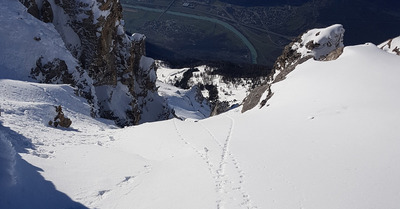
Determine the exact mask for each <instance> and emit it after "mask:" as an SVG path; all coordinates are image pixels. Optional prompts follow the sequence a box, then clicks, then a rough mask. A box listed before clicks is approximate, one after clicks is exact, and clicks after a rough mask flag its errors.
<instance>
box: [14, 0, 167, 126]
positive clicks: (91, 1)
mask: <svg viewBox="0 0 400 209" xmlns="http://www.w3.org/2000/svg"><path fill="white" fill-rule="evenodd" d="M20 1H21V3H23V4H24V5H25V6H26V7H27V8H28V12H29V13H31V14H32V15H33V16H35V17H36V18H38V19H40V20H42V21H43V22H49V23H52V24H54V27H55V28H56V30H57V31H58V32H59V34H60V35H61V37H62V39H63V41H64V43H65V46H66V47H67V49H68V50H69V51H70V52H71V54H72V55H73V56H74V57H75V58H76V59H77V60H78V61H79V63H80V66H79V67H80V68H81V69H83V70H84V71H85V72H86V73H87V74H88V75H89V77H90V78H91V79H92V80H93V85H94V86H95V95H96V97H97V98H98V101H97V103H98V106H99V114H100V116H102V117H105V118H109V119H114V120H115V121H117V123H118V124H119V125H121V126H124V125H132V124H138V123H141V122H145V121H148V120H160V119H166V118H168V117H170V116H171V111H170V110H169V109H168V108H166V105H165V104H164V103H165V102H164V101H163V100H162V99H161V98H160V97H159V96H158V95H157V93H155V92H156V86H155V81H156V77H155V70H156V68H155V65H154V60H152V59H151V58H146V57H145V48H144V42H145V36H143V35H140V34H134V35H133V36H132V37H130V36H128V35H126V33H125V30H124V27H123V26H124V22H123V20H122V7H121V4H120V2H119V1H118V0H20ZM38 63H39V64H38V66H37V68H34V69H32V74H33V76H34V77H35V75H36V74H38V72H41V74H42V75H44V74H45V72H48V74H47V75H44V76H42V77H43V78H45V79H44V80H42V81H43V82H52V79H49V77H54V76H53V75H50V74H54V73H53V72H54V70H49V69H53V68H57V69H61V68H62V67H61V68H60V67H54V66H55V65H60V64H61V65H60V66H62V60H55V62H54V63H52V64H47V65H46V63H44V64H40V61H39V60H38ZM44 69H45V70H44ZM58 74H60V73H58ZM61 74H65V73H61ZM61 74H60V75H61ZM70 83H71V82H70ZM72 83H73V82H72ZM154 108H161V109H162V111H160V110H159V109H154ZM153 110H154V111H153ZM152 112H157V116H155V115H153V113H152ZM148 114H151V115H148ZM144 118H146V119H144Z"/></svg>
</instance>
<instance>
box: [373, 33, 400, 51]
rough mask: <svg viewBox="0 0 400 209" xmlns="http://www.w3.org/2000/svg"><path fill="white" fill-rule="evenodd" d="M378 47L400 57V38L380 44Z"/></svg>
mask: <svg viewBox="0 0 400 209" xmlns="http://www.w3.org/2000/svg"><path fill="white" fill-rule="evenodd" d="M378 47H379V48H381V49H382V50H384V51H387V52H389V53H392V54H396V55H400V36H398V37H396V38H392V39H389V40H387V41H385V42H383V43H382V44H379V45H378Z"/></svg>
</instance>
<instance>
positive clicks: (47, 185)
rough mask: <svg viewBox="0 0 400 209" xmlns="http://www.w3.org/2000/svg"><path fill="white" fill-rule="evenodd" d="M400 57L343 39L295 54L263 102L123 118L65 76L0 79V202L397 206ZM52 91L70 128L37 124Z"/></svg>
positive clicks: (48, 109)
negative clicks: (57, 81) (320, 52)
mask: <svg viewBox="0 0 400 209" xmlns="http://www.w3.org/2000/svg"><path fill="white" fill-rule="evenodd" d="M399 65H400V58H399V57H398V56H393V55H391V54H389V53H386V52H384V51H382V50H381V49H379V48H378V47H376V46H374V45H372V44H367V45H360V46H351V47H346V48H344V51H343V54H342V55H341V56H340V57H339V58H338V59H337V60H334V61H330V62H318V61H314V60H308V61H306V62H305V63H303V64H300V65H298V66H297V68H296V70H295V71H293V72H292V73H290V74H289V75H288V76H287V78H286V79H285V80H283V81H281V82H279V83H275V84H274V85H272V87H271V88H272V90H273V91H274V93H275V94H274V96H273V97H272V98H271V99H270V100H268V103H267V104H266V108H263V109H252V110H250V111H248V112H246V113H245V114H241V113H239V112H237V111H238V110H237V111H236V110H234V111H230V112H228V113H225V114H221V115H218V116H215V117H212V118H208V119H204V120H199V121H197V120H186V121H181V120H177V119H172V120H168V121H162V122H156V123H146V124H143V125H139V126H135V127H127V128H124V129H119V128H116V127H115V126H113V125H111V122H110V121H104V120H96V119H93V118H91V117H90V108H89V105H88V104H87V103H86V102H85V101H84V100H82V99H81V98H79V97H76V96H75V95H74V94H73V89H72V88H71V87H69V86H66V85H48V84H34V83H29V82H23V81H15V80H5V79H1V80H0V102H1V103H0V105H1V107H0V108H1V116H0V130H1V135H0V145H1V146H2V147H0V150H1V151H4V152H2V154H1V155H0V165H2V166H1V167H0V174H1V176H0V181H1V183H2V184H1V186H0V208H27V207H29V208H71V207H72V208H79V207H81V208H85V207H88V208H163V209H165V208H174V209H179V208H182V209H183V208H185V209H186V208H199V209H203V208H229V209H235V208H309V209H320V208H332V209H333V208H335V209H336V208H337V209H339V208H340V209H342V208H387V209H397V208H398V206H399V205H400V196H399V194H400V181H399V180H398V179H399V178H398V177H399V176H400V164H399V163H398V162H399V160H400V131H399V130H400V109H399V108H398V107H399V106H400V99H399V98H398V92H397V89H399V88H400V84H399V82H398V78H399V77H400V71H399V69H398V66H399ZM171 92H173V91H171ZM171 92H170V93H171ZM60 102H62V103H64V104H66V105H65V107H63V109H64V110H65V115H66V116H67V117H70V118H71V119H72V125H71V128H69V129H56V128H52V127H49V126H48V125H47V120H48V118H49V117H50V118H51V117H52V115H53V114H54V112H53V111H54V110H53V105H58V104H59V103H60ZM10 143H11V144H12V147H10ZM3 145H4V146H3ZM15 152H16V153H15ZM6 153H8V154H6ZM14 153H15V155H14ZM3 165H4V166H3ZM14 180H15V181H14ZM5 182H6V183H9V184H8V185H4V184H3V183H5Z"/></svg>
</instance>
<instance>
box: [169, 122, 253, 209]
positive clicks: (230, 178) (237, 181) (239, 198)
mask: <svg viewBox="0 0 400 209" xmlns="http://www.w3.org/2000/svg"><path fill="white" fill-rule="evenodd" d="M226 118H228V119H229V120H230V122H231V123H230V126H229V128H228V133H227V134H226V138H225V139H224V142H223V144H221V143H220V142H219V141H218V140H217V138H216V136H215V135H214V134H213V133H212V131H210V129H208V128H207V127H206V126H205V125H204V124H202V122H201V121H199V122H198V123H197V124H200V126H201V127H202V129H203V130H205V131H206V132H207V134H208V135H209V136H210V137H211V139H212V140H213V142H215V143H216V145H217V147H218V148H219V149H220V152H219V153H220V160H219V161H217V162H212V159H211V158H210V156H209V150H208V148H207V147H204V151H203V150H202V149H201V148H198V147H196V146H194V145H192V144H191V143H190V142H189V141H188V140H187V138H185V137H184V136H183V133H182V129H179V128H178V124H177V123H176V121H175V119H174V120H173V123H174V126H175V129H176V132H177V135H178V137H179V139H180V140H181V141H182V142H183V143H185V144H186V145H187V146H189V147H190V148H191V149H192V150H193V151H194V152H195V153H196V154H197V155H198V156H199V157H200V158H201V159H202V160H203V161H204V162H205V163H206V164H207V168H208V170H209V172H210V174H211V175H212V177H213V179H214V181H215V191H216V192H217V193H218V197H219V198H218V200H217V201H216V204H217V205H216V208H217V209H224V208H230V207H232V206H236V207H239V208H248V209H250V208H251V209H255V208H257V207H256V206H252V201H251V199H250V196H249V194H248V193H247V192H246V191H245V190H244V188H243V184H244V181H245V175H244V172H243V170H242V169H241V167H240V164H239V161H238V160H237V159H236V158H235V156H234V155H233V154H232V153H231V152H230V151H229V146H230V142H231V136H232V132H233V130H234V119H233V118H231V117H228V116H226ZM195 134H199V133H198V132H197V133H195ZM214 165H217V167H215V166H214ZM228 165H229V166H231V167H230V168H231V169H232V168H233V172H231V173H229V174H228V173H227V171H226V170H227V166H228ZM228 204H229V206H227V205H228Z"/></svg>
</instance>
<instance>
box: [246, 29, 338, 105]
mask: <svg viewBox="0 0 400 209" xmlns="http://www.w3.org/2000/svg"><path fill="white" fill-rule="evenodd" d="M343 35H344V28H343V26H342V25H339V24H336V25H332V26H330V27H327V28H319V29H312V30H309V31H307V32H305V33H304V34H302V35H300V36H299V37H297V38H296V39H294V40H293V41H292V42H291V43H290V44H289V45H287V46H286V47H285V48H284V50H283V52H282V55H281V56H279V57H278V58H277V60H276V61H275V64H274V66H273V70H272V73H271V74H270V76H269V77H268V79H267V81H266V82H265V83H264V84H263V85H261V86H259V87H257V88H255V89H254V90H253V91H252V92H251V93H250V94H249V95H248V96H247V97H246V98H245V99H244V101H243V108H242V112H245V111H247V110H250V109H252V108H254V107H255V106H257V105H260V108H261V107H263V106H264V105H265V104H266V102H267V101H268V99H269V98H271V97H272V95H273V92H272V91H271V88H270V87H271V84H273V83H276V82H279V81H281V80H284V79H285V78H286V75H288V74H289V73H290V72H292V71H293V70H294V69H295V68H296V66H297V65H299V64H301V63H303V62H305V61H307V60H309V59H314V60H319V61H329V60H334V59H337V58H338V57H339V56H340V55H341V54H342V52H343V47H344V45H343ZM262 97H264V99H263V100H262V101H260V100H261V99H262Z"/></svg>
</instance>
